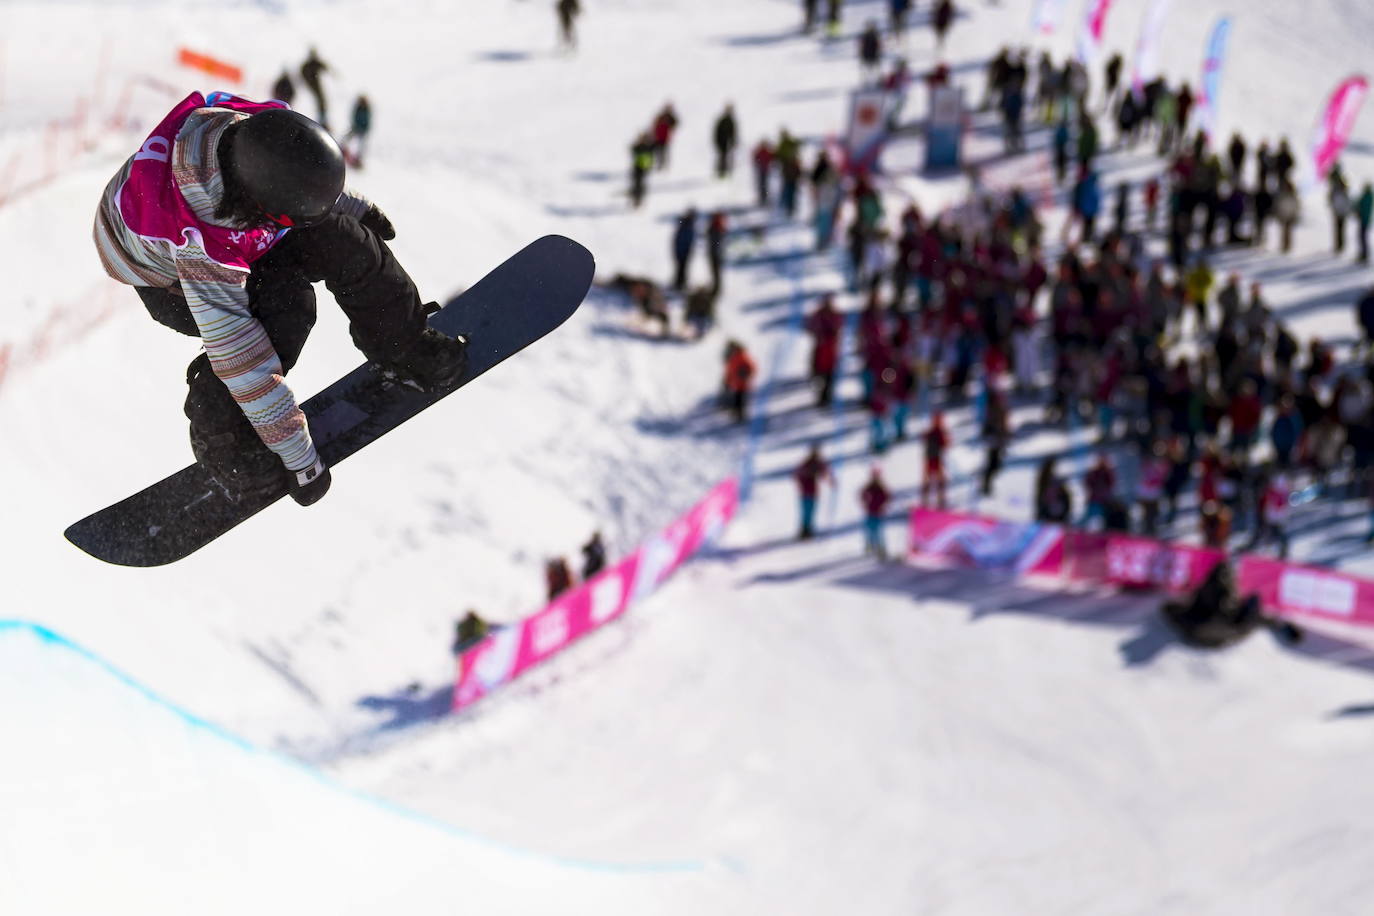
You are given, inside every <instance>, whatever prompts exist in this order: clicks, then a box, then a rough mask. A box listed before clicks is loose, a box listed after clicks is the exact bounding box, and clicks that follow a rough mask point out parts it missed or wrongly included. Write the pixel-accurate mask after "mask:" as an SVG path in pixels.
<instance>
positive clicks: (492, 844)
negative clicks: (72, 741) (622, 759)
mask: <svg viewBox="0 0 1374 916" xmlns="http://www.w3.org/2000/svg"><path fill="white" fill-rule="evenodd" d="M16 633H23V634H27V635H30V636H33V637H35V638H37V639H38V640H39V641H40V642H43V643H46V644H48V645H51V646H54V647H56V648H58V649H61V650H64V651H68V652H72V653H74V654H76V655H77V656H79V657H80V658H82V659H84V660H85V661H87V662H90V663H91V664H93V665H95V666H96V667H97V668H99V669H101V671H102V672H104V673H105V674H106V675H107V676H109V677H111V678H113V679H114V680H116V681H118V682H119V683H120V684H121V685H123V686H124V687H126V688H129V689H131V690H133V691H134V692H135V693H137V694H139V695H140V696H142V697H143V699H145V700H147V701H148V702H149V703H151V704H153V705H154V706H156V707H158V708H160V709H163V710H165V711H167V712H170V713H172V714H173V715H174V716H176V717H177V718H179V719H181V721H182V722H184V723H186V724H187V725H189V726H191V727H192V728H195V729H198V730H200V731H203V732H205V733H206V734H208V735H210V736H212V737H214V738H218V739H219V740H221V741H226V742H228V743H229V744H231V745H233V746H234V748H236V749H237V750H240V751H245V752H247V753H250V754H259V755H262V756H265V757H267V758H269V759H271V760H274V761H276V762H278V763H281V764H285V765H286V766H289V767H291V768H293V769H295V770H297V771H298V772H302V773H305V774H306V775H308V776H310V777H312V778H314V779H315V780H317V781H318V782H320V783H322V784H324V785H325V786H326V787H327V788H329V789H330V790H332V791H334V792H337V793H339V794H340V795H342V796H346V797H349V798H352V799H354V800H356V801H361V802H364V803H366V804H369V805H373V806H375V807H378V808H381V809H382V810H384V811H387V812H389V813H391V814H394V815H396V816H398V817H401V818H404V819H406V820H409V821H413V822H415V823H417V824H421V825H423V826H426V827H429V828H431V829H435V830H439V831H442V832H443V833H446V834H448V835H450V836H453V837H457V838H459V839H462V840H466V841H468V842H471V843H475V844H478V845H481V846H485V847H487V848H489V849H496V850H499V851H501V852H504V853H507V854H510V855H516V856H520V857H523V858H527V859H536V860H540V861H543V862H548V863H551V864H554V865H559V866H562V867H565V868H572V869H577V870H579V871H590V872H611V873H620V874H651V873H652V874H661V873H670V872H696V871H702V870H704V868H705V864H704V863H702V862H700V861H682V862H658V863H645V864H639V865H634V864H622V863H614V862H584V861H579V860H576V859H567V858H564V857H562V856H556V855H546V854H543V853H536V852H531V851H530V850H527V849H520V848H519V847H515V846H507V845H505V844H504V843H499V842H496V841H495V840H490V839H487V838H486V837H482V836H479V835H477V834H474V833H470V832H468V831H466V830H463V829H462V828H460V827H455V826H454V825H452V824H449V823H446V822H444V821H441V820H438V819H437V818H433V817H430V816H429V815H426V814H421V813H419V812H417V811H412V810H410V809H408V808H404V807H402V806H400V805H397V804H394V803H393V802H389V801H386V800H385V799H381V798H378V797H376V796H374V795H368V794H367V793H365V792H360V791H357V790H356V789H351V788H349V787H348V786H344V785H340V784H339V783H337V782H334V781H333V780H331V779H329V778H328V777H327V776H325V775H324V774H323V773H321V772H320V771H319V770H316V769H314V768H313V767H309V766H306V765H305V764H303V763H301V762H300V761H299V760H295V759H293V758H291V757H287V756H285V755H283V754H279V753H276V752H274V751H268V750H264V749H262V748H260V747H256V746H254V745H253V744H250V743H249V742H248V741H245V740H244V739H243V738H240V737H239V736H237V735H235V734H233V733H231V732H229V731H226V730H225V729H223V728H221V727H220V726H218V725H215V724H214V723H213V722H210V721H208V720H206V719H202V718H201V717H200V716H197V715H195V714H194V713H191V712H188V711H187V710H185V709H183V708H182V707H180V706H178V705H176V704H175V703H173V702H172V701H171V700H168V699H167V698H165V697H163V696H161V695H160V694H158V693H156V692H155V691H153V690H151V689H150V688H148V687H146V686H145V685H143V684H141V683H139V682H138V681H136V680H134V678H133V677H131V676H130V675H128V674H126V673H125V672H123V671H121V670H120V669H119V668H116V667H115V666H114V665H112V664H110V663H109V662H107V661H106V660H105V659H103V658H101V657H100V656H98V655H96V654H95V653H94V652H92V651H90V650H89V649H86V648H85V647H83V646H80V645H78V644H76V643H74V642H72V641H71V640H69V639H67V638H66V637H65V636H62V635H61V634H59V633H56V632H54V631H52V630H50V629H48V628H47V627H45V626H42V625H41V624H37V623H33V622H31V621H27V620H0V637H3V636H8V635H11V634H16Z"/></svg>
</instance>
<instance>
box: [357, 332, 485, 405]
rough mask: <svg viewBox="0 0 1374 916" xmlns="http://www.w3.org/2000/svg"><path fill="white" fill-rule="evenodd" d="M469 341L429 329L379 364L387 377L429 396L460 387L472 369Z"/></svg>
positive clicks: (462, 337) (460, 336) (459, 336)
mask: <svg viewBox="0 0 1374 916" xmlns="http://www.w3.org/2000/svg"><path fill="white" fill-rule="evenodd" d="M467 346H468V341H467V338H466V337H464V336H462V335H461V334H460V335H458V336H457V337H448V336H446V335H444V334H443V333H442V332H440V331H436V330H435V329H434V328H431V327H426V328H425V329H424V330H423V331H422V332H420V336H419V337H418V338H417V339H416V340H415V342H414V343H412V344H411V345H410V346H409V347H408V348H406V349H405V350H403V351H402V352H401V353H400V354H398V355H397V356H395V357H394V358H392V359H390V360H388V361H386V362H384V363H379V364H378V365H379V366H380V368H381V370H382V372H383V374H385V375H386V376H388V377H389V378H393V379H395V380H396V381H398V382H400V383H401V384H404V385H409V386H410V387H412V388H416V389H418V390H420V391H423V392H425V393H427V394H434V393H438V392H443V391H447V390H448V389H450V388H452V387H453V386H454V385H456V384H458V382H459V380H460V379H462V377H463V372H464V370H466V369H467V367H468V356H467Z"/></svg>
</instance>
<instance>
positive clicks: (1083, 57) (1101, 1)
mask: <svg viewBox="0 0 1374 916" xmlns="http://www.w3.org/2000/svg"><path fill="white" fill-rule="evenodd" d="M1111 6H1112V0H1088V13H1087V15H1086V16H1085V17H1084V19H1083V30H1082V31H1081V32H1080V33H1079V35H1078V61H1079V63H1081V64H1083V65H1084V66H1089V65H1091V64H1093V63H1094V62H1095V61H1096V60H1097V55H1098V54H1099V53H1100V52H1101V51H1102V32H1103V31H1104V30H1105V29H1106V27H1107V11H1108V10H1109V9H1111Z"/></svg>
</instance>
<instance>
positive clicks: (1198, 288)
mask: <svg viewBox="0 0 1374 916" xmlns="http://www.w3.org/2000/svg"><path fill="white" fill-rule="evenodd" d="M1216 282H1217V275H1216V274H1215V273H1214V272H1213V271H1212V265H1211V264H1209V263H1208V262H1207V259H1206V258H1199V259H1198V262H1197V263H1196V264H1194V265H1193V266H1192V267H1191V268H1189V270H1188V272H1187V273H1186V274H1184V276H1183V286H1184V289H1186V290H1187V292H1188V301H1189V302H1190V303H1191V304H1192V306H1193V311H1194V312H1195V313H1196V315H1197V333H1198V335H1199V336H1201V335H1202V333H1203V331H1204V330H1205V329H1206V328H1207V300H1208V299H1209V298H1211V295H1212V289H1213V287H1215V286H1216Z"/></svg>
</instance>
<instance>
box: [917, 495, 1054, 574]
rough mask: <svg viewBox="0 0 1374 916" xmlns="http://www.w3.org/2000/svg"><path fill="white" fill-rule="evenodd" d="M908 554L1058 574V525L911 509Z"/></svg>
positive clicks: (1014, 569) (979, 565) (982, 565)
mask: <svg viewBox="0 0 1374 916" xmlns="http://www.w3.org/2000/svg"><path fill="white" fill-rule="evenodd" d="M910 545H911V552H912V553H914V554H918V555H923V556H925V557H928V558H939V559H941V560H953V561H955V562H957V563H960V564H963V565H967V566H976V567H978V568H979V569H998V570H1005V571H1008V572H1015V573H1035V574H1037V575H1058V574H1059V573H1060V572H1061V571H1062V568H1063V565H1064V529H1063V528H1060V527H1059V526H1058V525H1038V524H1034V523H1026V522H1004V521H1001V520H999V519H995V518H987V517H985V516H981V515H969V514H966V513H963V512H942V511H938V510H935V509H920V508H918V509H913V510H912V512H911V520H910Z"/></svg>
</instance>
